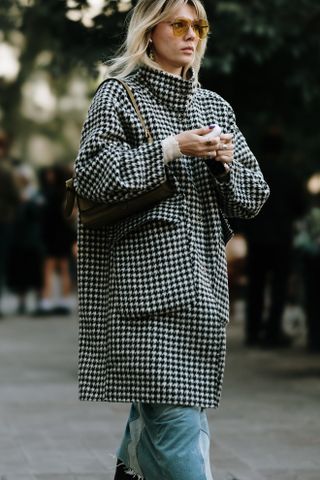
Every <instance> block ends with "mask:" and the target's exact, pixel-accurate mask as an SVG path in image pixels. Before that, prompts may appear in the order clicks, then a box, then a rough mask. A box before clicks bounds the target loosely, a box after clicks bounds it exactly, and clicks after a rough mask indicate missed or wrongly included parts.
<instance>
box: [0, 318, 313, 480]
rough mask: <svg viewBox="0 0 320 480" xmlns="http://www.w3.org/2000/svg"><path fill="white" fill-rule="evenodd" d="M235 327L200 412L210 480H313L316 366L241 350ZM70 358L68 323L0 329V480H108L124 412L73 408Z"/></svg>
mask: <svg viewBox="0 0 320 480" xmlns="http://www.w3.org/2000/svg"><path fill="white" fill-rule="evenodd" d="M242 318H243V315H242V314H240V315H236V316H235V318H234V319H233V320H232V322H231V323H230V325H229V326H228V338H229V340H228V353H227V365H226V371H225V382H224V389H223V396H222V400H221V406H220V408H219V409H218V410H216V411H215V410H209V411H208V416H209V423H210V426H211V433H212V452H211V460H212V465H213V470H214V480H319V479H320V455H319V454H320V448H319V447H320V420H319V418H320V415H319V412H320V410H319V406H320V382H319V378H320V356H319V355H318V356H317V355H311V354H307V353H306V352H305V350H304V347H303V344H301V342H300V344H299V343H298V344H296V345H295V346H294V347H292V348H291V349H286V350H279V351H267V350H265V351H262V350H258V349H250V350H248V349H245V348H244V347H243V346H242V343H243V338H242V337H243V334H242V332H243V325H242V323H243V320H242ZM76 357H77V319H76V316H75V315H74V316H72V317H56V318H43V319H40V318H37V319H36V318H28V317H21V318H18V317H15V316H12V315H11V316H8V317H7V318H5V319H4V320H2V321H1V322H0V480H112V479H113V472H114V463H115V458H114V453H115V451H116V448H117V446H118V445H119V442H120V439H121V435H122V431H123V429H124V425H125V422H126V417H127V413H128V408H129V407H128V405H121V404H103V403H86V402H79V401H78V399H77V376H76V375H77V358H76ZM150 480H152V479H150ZM164 480H165V479H164ZM195 480H196V479H195Z"/></svg>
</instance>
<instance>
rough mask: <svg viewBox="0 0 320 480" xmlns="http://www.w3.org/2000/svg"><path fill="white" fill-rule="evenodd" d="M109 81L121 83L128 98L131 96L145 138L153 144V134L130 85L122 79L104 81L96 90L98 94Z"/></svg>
mask: <svg viewBox="0 0 320 480" xmlns="http://www.w3.org/2000/svg"><path fill="white" fill-rule="evenodd" d="M109 80H117V82H119V83H121V85H122V86H123V87H124V88H125V89H126V92H127V94H128V96H129V98H130V101H131V103H132V105H133V108H134V109H135V111H136V114H137V116H138V118H139V120H140V123H141V125H142V127H143V129H144V134H145V137H146V139H147V141H148V143H152V142H153V137H152V134H151V132H150V130H149V128H148V127H147V125H146V122H145V120H144V118H143V116H142V114H141V112H140V109H139V107H138V104H137V101H136V99H135V97H134V94H133V92H132V90H131V88H130V87H129V85H128V84H127V83H126V82H125V81H124V80H122V79H121V78H107V79H106V80H104V81H103V82H102V83H100V85H99V87H98V88H97V90H96V93H97V92H98V90H99V89H100V88H101V87H102V85H104V84H105V83H106V82H108V81H109Z"/></svg>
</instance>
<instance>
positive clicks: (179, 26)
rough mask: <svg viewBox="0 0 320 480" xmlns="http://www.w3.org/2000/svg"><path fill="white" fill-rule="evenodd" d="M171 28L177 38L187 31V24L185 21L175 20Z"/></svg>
mask: <svg viewBox="0 0 320 480" xmlns="http://www.w3.org/2000/svg"><path fill="white" fill-rule="evenodd" d="M172 28H173V33H174V34H175V35H176V36H177V37H182V35H185V34H186V33H187V31H188V30H189V23H188V22H187V21H186V20H177V21H176V22H174V23H173V24H172Z"/></svg>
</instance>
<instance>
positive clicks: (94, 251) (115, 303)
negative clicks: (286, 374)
mask: <svg viewBox="0 0 320 480" xmlns="http://www.w3.org/2000/svg"><path fill="white" fill-rule="evenodd" d="M127 81H128V83H129V84H130V86H131V88H132V89H133V91H134V94H135V97H136V100H137V102H138V105H139V107H140V109H141V111H142V114H143V116H144V118H145V120H146V123H147V125H148V127H149V128H150V130H151V132H152V134H153V137H154V142H153V144H151V145H149V144H147V143H146V142H145V138H144V131H143V129H142V127H141V124H140V122H139V120H138V118H137V116H136V113H135V111H134V109H133V107H132V105H131V103H130V100H129V98H128V96H127V94H126V92H125V90H124V88H123V87H122V86H121V85H120V84H119V82H117V81H115V80H110V81H108V82H106V83H105V84H104V85H103V86H102V87H101V88H100V89H99V91H98V93H97V94H96V95H95V98H94V100H93V103H92V105H91V108H90V110H89V114H88V118H87V120H86V122H85V124H84V127H83V133H82V140H81V145H80V152H79V155H78V158H77V160H76V189H77V191H78V193H79V194H81V195H83V196H86V197H88V198H91V199H94V200H99V201H108V202H116V201H118V200H121V199H125V198H132V197H133V196H135V195H137V194H138V193H140V192H143V191H146V190H147V189H152V188H154V187H156V186H157V185H158V184H159V183H160V182H162V181H163V180H164V179H165V177H166V176H168V177H169V178H170V179H171V180H172V181H174V182H175V184H176V186H177V193H176V194H175V195H174V196H173V197H172V198H168V199H166V200H165V201H163V202H161V203H160V204H158V205H157V206H155V207H154V208H152V209H151V210H149V211H147V212H145V213H141V214H138V215H136V216H134V217H132V218H130V219H127V220H125V221H122V222H120V223H118V224H116V225H114V226H112V227H104V228H101V229H99V230H97V231H93V230H89V229H86V228H84V227H83V226H81V225H80V226H79V268H78V272H79V300H80V362H79V365H80V368H79V385H80V398H81V399H82V400H97V401H112V402H118V401H119V402H129V401H144V402H157V403H170V404H181V405H198V406H202V407H217V406H218V404H219V399H220V393H221V385H222V378H223V370H224V358H225V326H226V323H227V322H228V314H229V305H228V284H227V269H226V258H225V240H226V236H227V238H228V236H229V235H228V233H230V232H228V228H229V227H228V225H227V223H226V221H225V218H224V215H226V216H231V217H232V216H236V217H252V216H254V215H256V214H257V213H258V211H259V210H260V208H261V207H262V205H263V204H264V202H265V200H266V199H267V197H268V194H269V189H268V186H267V185H266V183H265V181H264V179H263V176H262V173H261V171H260V169H259V166H258V164H257V161H256V159H255V158H254V156H253V154H252V153H251V151H250V149H249V148H248V146H247V144H246V141H245V139H244V138H243V136H242V134H241V133H240V131H239V130H238V128H237V126H236V123H235V118H234V114H233V111H232V109H231V107H230V105H229V104H228V103H227V102H226V101H225V100H223V99H222V98H221V97H220V96H219V95H217V94H216V93H213V92H211V91H208V90H203V89H201V88H200V87H199V86H198V85H197V84H195V82H194V81H193V80H192V79H190V80H184V79H182V78H179V77H175V76H172V75H170V74H168V73H165V72H162V71H158V70H151V69H149V68H146V67H142V68H140V69H139V70H138V71H137V72H136V73H135V74H133V75H131V76H130V77H128V79H127ZM209 123H218V124H219V125H220V126H221V127H222V129H223V131H224V132H232V133H234V135H235V160H234V162H233V165H232V169H231V173H230V177H229V179H227V180H226V181H224V182H219V181H218V180H217V178H216V177H215V175H214V173H212V171H211V170H213V171H214V167H213V168H211V167H212V166H213V165H214V164H213V163H212V164H210V162H205V161H203V159H200V158H191V157H186V156H183V157H182V158H180V159H176V160H174V161H172V162H170V163H169V164H168V165H166V166H165V165H164V161H163V151H162V146H161V141H162V140H163V139H164V138H166V137H167V136H169V135H171V134H177V133H179V132H181V131H183V130H190V129H194V128H199V127H201V126H203V125H208V124H209ZM212 162H214V161H213V160H212Z"/></svg>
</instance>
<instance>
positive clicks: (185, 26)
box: [171, 19, 209, 39]
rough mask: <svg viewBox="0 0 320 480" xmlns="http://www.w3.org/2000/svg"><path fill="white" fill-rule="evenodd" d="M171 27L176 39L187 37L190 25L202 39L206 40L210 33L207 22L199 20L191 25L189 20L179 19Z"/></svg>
mask: <svg viewBox="0 0 320 480" xmlns="http://www.w3.org/2000/svg"><path fill="white" fill-rule="evenodd" d="M171 25H172V28H173V33H174V35H175V36H176V37H182V36H183V35H185V34H186V33H187V32H188V30H189V28H190V25H192V28H193V30H194V32H195V34H196V35H197V36H198V37H199V38H201V39H203V38H206V36H207V35H208V33H209V25H208V23H207V22H206V20H198V21H196V22H193V23H191V22H188V20H184V19H178V20H176V21H175V22H174V23H172V24H171Z"/></svg>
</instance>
